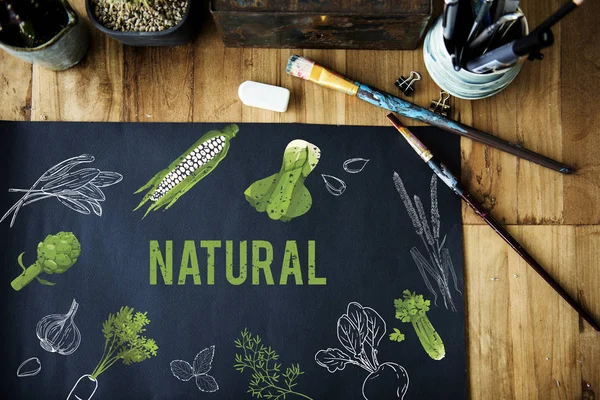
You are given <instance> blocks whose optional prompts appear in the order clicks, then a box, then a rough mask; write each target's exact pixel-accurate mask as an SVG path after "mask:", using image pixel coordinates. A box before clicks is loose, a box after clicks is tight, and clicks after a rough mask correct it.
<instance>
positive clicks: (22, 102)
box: [0, 50, 32, 121]
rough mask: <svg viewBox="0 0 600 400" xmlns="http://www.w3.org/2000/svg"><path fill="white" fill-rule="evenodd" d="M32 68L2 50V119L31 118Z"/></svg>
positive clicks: (0, 66) (19, 119)
mask: <svg viewBox="0 0 600 400" xmlns="http://www.w3.org/2000/svg"><path fill="white" fill-rule="evenodd" d="M31 68H32V67H31V65H30V64H27V63H26V62H23V61H21V60H19V59H17V58H14V57H12V56H10V55H8V53H5V52H3V51H1V50H0V120H2V119H3V120H14V121H23V120H29V119H30V118H31Z"/></svg>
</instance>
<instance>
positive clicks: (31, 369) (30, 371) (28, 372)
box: [17, 357, 42, 378]
mask: <svg viewBox="0 0 600 400" xmlns="http://www.w3.org/2000/svg"><path fill="white" fill-rule="evenodd" d="M34 363H35V364H36V365H35V366H34V365H33V364H34ZM41 370H42V363H41V362H40V359H39V358H37V357H31V358H28V359H27V360H25V361H23V362H22V363H21V365H19V368H17V376H18V377H19V378H27V377H29V376H36V375H37V374H39V373H40V371H41Z"/></svg>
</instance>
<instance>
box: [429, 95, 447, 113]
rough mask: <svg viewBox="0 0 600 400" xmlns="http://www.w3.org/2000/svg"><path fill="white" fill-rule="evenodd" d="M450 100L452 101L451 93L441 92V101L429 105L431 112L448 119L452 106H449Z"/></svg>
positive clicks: (434, 101) (433, 101)
mask: <svg viewBox="0 0 600 400" xmlns="http://www.w3.org/2000/svg"><path fill="white" fill-rule="evenodd" d="M448 99H450V93H448V92H445V91H443V90H442V91H441V92H440V99H439V100H432V101H431V104H429V111H433V112H434V113H436V114H439V115H442V116H444V117H447V116H448V114H449V113H450V104H448Z"/></svg>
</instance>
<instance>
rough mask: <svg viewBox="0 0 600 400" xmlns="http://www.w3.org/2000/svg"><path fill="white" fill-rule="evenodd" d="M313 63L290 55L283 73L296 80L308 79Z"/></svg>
mask: <svg viewBox="0 0 600 400" xmlns="http://www.w3.org/2000/svg"><path fill="white" fill-rule="evenodd" d="M314 65H315V63H314V62H313V61H310V60H309V59H307V58H304V57H301V56H298V55H296V54H294V55H292V56H291V57H290V59H289V61H288V64H287V68H286V69H285V72H287V73H288V74H290V75H292V76H295V77H297V78H302V79H305V80H306V79H308V77H309V76H310V72H311V71H312V69H313V67H314Z"/></svg>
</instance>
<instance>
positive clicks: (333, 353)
mask: <svg viewBox="0 0 600 400" xmlns="http://www.w3.org/2000/svg"><path fill="white" fill-rule="evenodd" d="M386 329H387V328H386V324H385V321H384V319H383V318H381V315H379V313H377V311H375V310H374V309H372V308H371V307H363V306H362V305H360V304H359V303H357V302H351V303H349V304H348V307H347V308H346V313H345V314H342V316H341V317H340V318H339V319H338V322H337V337H338V340H339V342H340V344H341V345H342V346H343V347H344V349H345V350H341V349H338V348H331V347H329V348H327V349H324V350H319V351H318V352H317V354H315V361H316V362H317V364H319V365H320V366H321V367H323V368H326V369H327V371H329V372H330V373H332V374H333V373H334V372H336V371H342V370H343V369H344V368H346V365H355V366H357V367H360V368H362V369H364V370H365V371H367V372H368V373H369V375H368V376H367V377H366V378H365V380H364V382H363V385H362V395H363V397H364V398H365V400H378V399H381V398H385V399H403V398H404V395H405V394H406V392H407V390H408V385H409V382H410V380H409V378H408V373H407V372H406V369H404V367H403V366H401V365H399V364H396V363H393V362H384V363H380V362H379V359H378V357H377V353H378V350H377V347H378V346H379V342H381V339H382V338H383V337H384V336H385V333H386ZM398 333H399V331H398ZM382 393H385V397H382Z"/></svg>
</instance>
